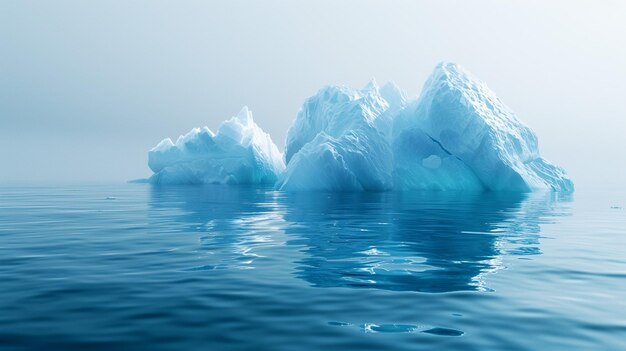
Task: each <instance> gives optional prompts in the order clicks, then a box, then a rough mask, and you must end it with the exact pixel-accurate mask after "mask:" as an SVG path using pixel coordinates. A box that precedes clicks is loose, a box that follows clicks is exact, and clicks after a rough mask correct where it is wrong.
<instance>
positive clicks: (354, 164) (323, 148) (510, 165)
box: [149, 63, 574, 192]
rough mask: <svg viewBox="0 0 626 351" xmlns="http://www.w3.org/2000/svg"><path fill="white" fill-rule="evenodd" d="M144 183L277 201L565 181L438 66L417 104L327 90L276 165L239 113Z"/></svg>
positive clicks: (165, 151)
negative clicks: (240, 188) (232, 187)
mask: <svg viewBox="0 0 626 351" xmlns="http://www.w3.org/2000/svg"><path fill="white" fill-rule="evenodd" d="M149 166H150V168H151V169H152V170H153V171H154V175H153V176H152V177H151V178H150V181H151V182H152V183H178V184H180V183H219V184H244V183H248V184H274V185H275V187H276V189H278V190H284V191H386V190H463V191H513V192H528V191H534V190H552V191H562V192H570V191H573V190H574V185H573V182H572V181H571V180H570V179H569V178H568V176H567V174H566V173H565V171H564V170H563V169H562V168H560V167H558V166H555V165H553V164H551V163H550V162H548V161H547V160H545V159H544V158H542V157H541V156H540V154H539V149H538V141H537V136H536V135H535V133H534V132H533V131H532V130H531V129H530V128H529V127H528V126H526V125H525V124H524V123H523V122H521V121H520V120H519V119H518V118H517V116H516V115H515V114H514V113H513V112H512V111H511V110H510V109H509V108H508V107H507V106H506V105H504V103H502V101H500V99H498V97H497V96H496V95H495V93H493V91H491V90H490V89H489V88H488V87H487V85H486V84H485V83H483V82H481V81H480V80H478V79H476V78H474V77H473V76H472V75H471V74H470V73H468V72H467V71H465V70H464V69H462V68H461V67H459V66H458V65H456V64H453V63H441V64H439V65H438V66H437V67H436V68H435V70H434V72H433V73H432V74H431V76H430V78H429V79H428V80H427V81H426V83H425V85H424V88H423V90H422V93H421V95H420V96H419V98H417V99H412V100H411V99H407V97H406V95H405V94H404V93H403V92H402V90H401V89H400V88H398V87H397V86H396V85H395V84H393V83H387V84H385V85H383V86H382V87H379V86H378V85H377V84H376V82H375V81H372V82H370V83H369V84H368V85H367V86H366V87H365V88H363V89H353V88H349V87H342V86H326V87H324V88H322V89H320V90H319V91H318V92H317V93H316V94H315V95H314V96H312V97H310V98H308V99H307V100H306V101H305V103H304V105H303V106H302V108H301V109H300V111H299V112H298V114H297V116H296V118H295V120H294V122H293V124H292V126H291V127H290V128H289V131H288V133H287V140H286V142H285V153H284V155H282V154H281V153H280V152H279V151H278V148H277V147H276V145H274V143H273V142H272V140H271V138H270V136H269V135H268V134H266V133H265V132H263V130H262V129H261V128H260V127H258V126H257V125H256V124H255V123H254V121H253V119H252V114H251V113H250V112H249V111H248V109H247V108H244V109H243V110H242V111H241V112H240V113H239V115H238V116H237V117H233V118H231V119H230V120H228V121H226V122H224V123H223V124H222V125H221V126H220V128H219V130H218V132H217V134H213V133H212V132H211V131H210V130H209V129H208V128H206V127H205V128H203V129H194V130H192V131H191V132H189V133H188V134H187V135H185V136H181V137H180V138H179V139H178V141H177V142H176V143H173V142H172V141H171V140H170V139H165V140H163V141H162V142H161V143H159V145H157V146H156V147H155V148H153V149H152V150H150V152H149Z"/></svg>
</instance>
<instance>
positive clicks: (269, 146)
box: [148, 107, 285, 184]
mask: <svg viewBox="0 0 626 351" xmlns="http://www.w3.org/2000/svg"><path fill="white" fill-rule="evenodd" d="M148 166H149V167H150V169H152V171H153V172H154V174H153V175H152V177H150V179H149V181H150V183H153V184H274V183H275V182H276V180H277V179H278V175H279V174H280V173H282V172H283V170H284V169H285V164H284V162H283V156H282V154H281V153H280V152H279V151H278V148H277V147H276V145H275V144H274V143H273V142H272V139H271V138H270V136H269V135H268V134H267V133H265V132H264V131H263V130H262V129H261V128H260V127H259V126H258V125H256V123H254V120H253V118H252V112H250V111H249V110H248V108H247V107H244V108H243V109H241V112H239V114H238V115H237V116H236V117H232V118H231V119H229V120H227V121H224V122H222V124H221V125H220V127H219V129H218V131H217V134H214V133H213V132H212V131H211V130H210V129H209V128H207V127H204V128H194V129H192V130H191V131H190V132H189V133H187V134H185V135H181V136H180V137H179V138H178V140H177V141H176V143H173V142H172V140H171V139H170V138H166V139H164V140H163V141H161V142H160V143H159V144H158V145H157V146H155V147H154V148H152V150H150V151H149V153H148Z"/></svg>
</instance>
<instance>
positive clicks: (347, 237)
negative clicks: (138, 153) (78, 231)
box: [150, 186, 567, 292]
mask: <svg viewBox="0 0 626 351" xmlns="http://www.w3.org/2000/svg"><path fill="white" fill-rule="evenodd" d="M562 200H567V198H566V197H565V198H558V197H557V194H551V193H531V194H517V193H509V194H504V193H475V194H472V193H452V192H389V193H319V194H316V193H293V194H286V193H281V192H274V191H268V190H264V189H254V188H242V187H220V186H208V187H184V186H183V187H152V188H151V201H150V207H151V214H152V216H153V217H154V218H155V220H159V221H160V222H159V225H160V226H162V227H163V228H164V230H171V231H175V230H176V228H178V229H180V230H182V231H185V232H194V231H195V232H198V235H199V237H200V244H199V245H200V247H199V253H206V255H204V256H202V259H201V260H200V262H199V263H198V264H197V265H195V266H193V267H188V268H189V269H193V270H214V269H232V268H257V269H259V270H263V269H270V268H268V266H267V265H268V264H270V262H271V264H273V265H274V268H276V266H277V265H278V266H280V267H293V268H291V270H292V272H293V273H294V274H295V276H296V277H299V278H301V279H303V280H305V281H307V282H309V283H310V284H311V285H313V286H316V287H346V288H374V289H383V290H397V291H422V292H446V291H461V290H477V289H488V286H486V285H485V283H484V277H485V275H486V274H488V273H490V272H493V271H494V270H497V269H499V268H501V267H502V265H503V262H502V260H504V259H506V257H508V256H519V255H536V254H540V253H541V251H540V247H539V238H540V234H541V233H540V225H541V224H543V223H547V222H550V221H551V220H552V219H553V218H554V217H556V216H560V215H566V214H567V212H565V211H566V210H567V208H566V206H563V204H562V203H561V201H562ZM164 218H165V219H167V221H165V222H166V223H169V225H172V226H173V227H172V228H168V227H167V226H166V225H164V224H163V221H164ZM181 227H182V228H181ZM279 271H280V272H284V268H281V269H280V270H279ZM287 271H289V269H288V270H287ZM272 274H277V271H274V273H272Z"/></svg>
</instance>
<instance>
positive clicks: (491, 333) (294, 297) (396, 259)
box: [0, 184, 626, 351]
mask: <svg viewBox="0 0 626 351" xmlns="http://www.w3.org/2000/svg"><path fill="white" fill-rule="evenodd" d="M625 207H626V196H624V194H609V193H606V194H601V193H591V192H589V193H585V192H584V191H579V192H577V193H575V194H573V195H558V194H493V193H487V194H471V193H470V194H468V193H408V192H407V193H393V192H391V193H368V194H349V193H348V194H327V193H299V194H286V193H281V192H275V191H272V190H271V189H254V188H245V187H228V186H205V187H193V186H187V187H155V186H150V185H147V184H121V185H110V186H75V187H74V186H69V187H3V188H0V349H2V350H29V349H41V350H72V349H75V350H99V349H102V350H104V349H110V350H140V349H141V350H325V351H330V350H448V349H449V350H488V349H489V350H568V351H572V350H624V349H626V210H625V209H624V208H625Z"/></svg>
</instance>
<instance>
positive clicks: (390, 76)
mask: <svg viewBox="0 0 626 351" xmlns="http://www.w3.org/2000/svg"><path fill="white" fill-rule="evenodd" d="M625 18H626V3H625V2H623V1H549V2H547V1H414V0H410V1H364V0H353V1H335V0H333V1H330V0H328V1H327V0H323V1H320V0H316V1H232V0H228V1H226V0H224V1H219V2H217V1H215V2H209V1H121V0H120V1H55V0H52V1H10V0H0V183H20V182H48V183H49V182H109V181H124V180H127V179H132V178H138V177H146V176H148V175H149V174H150V171H149V169H148V167H147V165H146V164H147V151H148V149H150V148H151V147H152V146H153V145H155V144H156V143H158V142H159V141H160V140H161V139H163V138H164V137H167V136H170V137H174V138H175V137H177V136H178V135H179V134H181V133H185V132H187V131H188V130H189V129H191V128H192V127H196V126H204V125H207V126H209V128H211V129H213V130H215V129H216V127H217V126H218V125H219V123H220V121H222V120H224V119H226V118H228V117H230V116H232V115H234V114H236V113H237V112H238V111H239V109H240V108H241V107H242V106H243V105H248V106H249V107H250V109H251V110H252V111H253V112H254V115H255V120H256V121H257V123H258V124H259V125H260V126H261V127H262V128H263V129H265V130H266V131H267V132H269V133H270V134H271V135H272V138H273V139H274V142H276V144H277V145H279V147H280V148H281V149H282V147H283V143H284V138H285V134H286V132H287V128H288V127H289V125H290V124H291V121H292V120H293V118H294V117H295V115H296V113H297V111H298V109H299V107H300V105H301V104H302V102H303V101H304V99H305V98H306V97H308V96H310V95H312V94H314V93H315V91H316V90H317V89H318V88H320V87H321V86H323V85H325V84H329V83H332V84H345V85H350V86H363V85H365V84H366V83H367V81H368V80H370V79H371V78H372V77H375V78H376V79H377V80H378V81H379V82H380V83H383V82H385V81H387V80H393V81H395V82H396V83H398V85H400V86H401V87H402V88H403V89H405V90H406V91H407V92H408V93H409V94H410V95H417V94H418V93H419V91H420V88H421V86H422V84H423V82H424V81H425V80H426V78H427V76H428V74H429V73H430V71H431V70H432V69H433V68H434V66H435V65H436V64H437V63H438V62H439V61H444V60H445V61H453V62H456V63H459V64H460V65H462V66H464V67H465V68H467V69H468V70H470V71H472V72H473V73H474V74H475V75H476V76H478V77H479V78H481V79H482V80H484V81H486V82H487V84H488V85H489V86H490V87H491V88H492V89H493V90H494V91H495V92H496V93H497V94H498V96H499V97H500V98H501V99H502V100H503V101H504V102H505V103H507V104H508V105H509V106H510V107H511V108H512V109H513V110H514V111H515V112H517V114H518V116H520V118H521V119H522V120H524V121H525V122H526V123H527V124H528V125H530V127H531V128H533V129H534V130H535V131H536V132H537V134H538V136H539V142H540V148H541V152H542V154H543V155H544V156H545V157H547V158H548V159H549V160H551V161H553V162H555V163H556V164H559V165H561V166H563V167H565V168H566V169H567V171H568V172H569V174H570V175H571V176H572V177H573V178H574V181H575V182H576V185H577V187H578V188H579V189H580V188H581V187H587V186H592V185H594V184H601V185H602V186H620V187H622V188H623V187H624V185H623V183H624V179H625V178H626V160H625V157H624V150H626V122H625V117H626V99H625V98H624V96H625V93H626V35H625V33H626V20H624V19H625Z"/></svg>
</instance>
